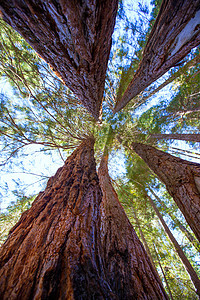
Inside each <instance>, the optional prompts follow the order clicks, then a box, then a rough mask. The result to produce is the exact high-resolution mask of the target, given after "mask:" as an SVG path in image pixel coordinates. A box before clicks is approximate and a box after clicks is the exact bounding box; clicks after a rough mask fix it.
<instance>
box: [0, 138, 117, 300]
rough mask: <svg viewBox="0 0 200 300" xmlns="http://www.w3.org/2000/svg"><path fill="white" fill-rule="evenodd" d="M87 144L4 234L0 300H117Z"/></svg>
mask: <svg viewBox="0 0 200 300" xmlns="http://www.w3.org/2000/svg"><path fill="white" fill-rule="evenodd" d="M93 142H94V141H93V140H92V139H88V140H86V142H83V144H82V145H81V146H80V147H79V148H78V149H77V150H76V151H75V152H74V153H73V154H72V155H71V156H70V157H69V158H68V159H67V161H66V163H65V165H64V166H63V167H62V168H60V169H58V171H57V173H56V174H55V176H53V177H51V178H50V180H49V181H48V184H47V187H46V189H45V191H44V192H41V193H40V194H39V195H38V197H37V198H36V200H35V201H34V203H33V205H32V207H31V208H30V209H29V210H28V211H26V212H25V213H24V214H23V215H22V217H21V219H20V220H19V222H18V223H17V224H16V225H15V226H14V227H13V228H12V230H11V231H10V234H9V237H8V239H7V241H6V242H5V244H4V245H3V246H2V248H1V251H0V261H1V263H0V295H1V296H0V298H1V299H5V300H7V299H12V300H13V299H23V300H26V299H27V300H30V299H118V298H117V296H115V295H114V294H113V293H112V291H111V289H110V287H109V284H108V281H107V279H106V276H107V274H106V273H105V266H104V260H103V255H104V251H103V249H102V247H101V242H100V241H101V233H100V222H101V218H100V209H99V206H100V203H101V200H102V193H101V189H100V186H99V182H98V177H97V174H96V165H95V161H94V155H93ZM113 275H114V274H113ZM113 280H114V279H113Z"/></svg>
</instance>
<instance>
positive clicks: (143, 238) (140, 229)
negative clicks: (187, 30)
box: [131, 208, 156, 270]
mask: <svg viewBox="0 0 200 300" xmlns="http://www.w3.org/2000/svg"><path fill="white" fill-rule="evenodd" d="M131 210H132V213H133V217H134V219H135V222H136V226H137V228H138V230H139V233H140V237H141V241H142V243H143V246H144V248H145V250H146V252H147V254H148V256H149V259H150V261H151V263H152V265H153V266H154V268H155V270H156V267H155V264H154V261H153V258H152V255H151V251H150V249H149V246H148V244H147V241H146V239H145V236H144V234H143V232H142V228H141V226H140V221H139V219H138V217H137V215H136V212H135V210H134V209H133V208H132V209H131Z"/></svg>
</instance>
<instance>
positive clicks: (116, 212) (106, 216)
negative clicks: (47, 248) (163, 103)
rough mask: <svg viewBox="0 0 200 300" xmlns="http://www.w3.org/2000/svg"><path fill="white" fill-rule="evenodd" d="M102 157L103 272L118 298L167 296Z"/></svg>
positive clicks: (100, 173) (100, 179)
mask: <svg viewBox="0 0 200 300" xmlns="http://www.w3.org/2000/svg"><path fill="white" fill-rule="evenodd" d="M107 161H108V156H107V155H106V156H103V158H102V160H101V163H100V167H99V171H98V176H99V181H100V186H101V189H102V192H103V200H102V204H101V220H102V224H101V241H102V246H103V249H104V253H105V257H104V259H105V265H106V273H107V275H108V278H109V282H110V283H111V288H112V290H117V292H118V293H117V295H118V297H119V299H166V298H168V297H167V296H166V294H165V292H164V289H163V287H162V285H161V283H160V278H159V277H158V273H157V272H156V270H155V268H154V266H153V265H152V264H151V262H150V258H149V257H148V256H147V253H146V251H145V249H144V247H143V245H142V243H141V242H140V240H139V239H138V237H137V235H136V232H135V230H134V229H133V227H132V225H131V223H130V221H129V220H128V218H127V215H126V214H125V212H124V209H123V207H122V205H121V203H120V202H119V200H118V196H117V194H116V192H115V190H114V188H113V186H112V184H111V180H110V177H109V174H108V166H107Z"/></svg>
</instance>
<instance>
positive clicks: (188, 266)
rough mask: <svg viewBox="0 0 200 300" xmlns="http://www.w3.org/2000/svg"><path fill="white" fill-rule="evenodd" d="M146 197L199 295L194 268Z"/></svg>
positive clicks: (154, 206)
mask: <svg viewBox="0 0 200 300" xmlns="http://www.w3.org/2000/svg"><path fill="white" fill-rule="evenodd" d="M147 198H148V199H149V202H150V203H151V206H152V207H153V209H154V211H155V213H156V215H157V217H158V218H159V220H160V222H161V224H162V226H163V228H164V230H165V232H166V234H167V235H168V237H169V239H170V241H171V242H172V244H173V245H174V248H175V249H176V252H177V253H178V256H179V257H180V259H181V261H182V263H183V265H184V266H185V268H186V270H187V272H188V274H189V276H190V278H191V280H192V282H193V284H194V286H195V288H196V293H197V295H198V296H199V297H200V280H199V278H198V276H197V273H196V272H195V270H194V268H193V267H192V265H191V263H190V262H189V260H188V259H187V257H186V256H185V254H184V252H183V250H182V248H181V247H180V245H179V244H178V242H177V240H176V239H175V237H174V236H173V234H172V233H171V231H170V229H169V227H168V226H167V224H166V223H165V220H164V219H163V217H162V215H161V214H160V212H159V210H158V209H157V207H156V205H155V203H154V201H153V200H152V199H151V197H149V196H147Z"/></svg>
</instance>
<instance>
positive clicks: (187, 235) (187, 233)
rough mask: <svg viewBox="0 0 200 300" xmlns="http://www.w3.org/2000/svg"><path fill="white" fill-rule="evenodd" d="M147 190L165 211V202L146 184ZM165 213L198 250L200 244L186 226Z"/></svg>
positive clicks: (199, 249) (199, 250)
mask: <svg viewBox="0 0 200 300" xmlns="http://www.w3.org/2000/svg"><path fill="white" fill-rule="evenodd" d="M148 189H149V191H150V192H151V193H152V194H153V195H154V197H155V198H156V200H157V201H158V202H159V203H160V205H161V206H163V207H164V208H165V209H166V211H167V206H166V205H165V203H164V202H163V201H162V200H161V199H160V198H159V197H158V196H157V195H156V193H154V191H153V190H152V188H150V187H149V186H148ZM167 214H168V215H169V216H170V218H171V219H172V220H173V221H174V224H175V225H177V226H178V228H179V229H180V230H181V231H182V233H183V234H184V235H185V236H186V237H187V238H188V240H189V241H190V243H191V244H192V245H193V246H194V247H195V249H196V250H197V251H198V252H200V244H199V243H198V241H197V240H196V239H195V238H194V237H193V235H192V234H191V233H190V232H189V231H188V230H187V228H186V227H185V226H184V225H183V224H182V223H181V222H180V221H179V220H178V219H177V218H176V217H175V216H174V215H173V214H172V213H170V212H169V211H167Z"/></svg>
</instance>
